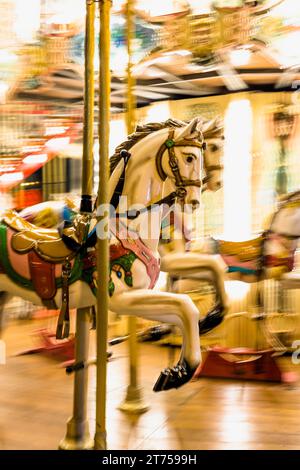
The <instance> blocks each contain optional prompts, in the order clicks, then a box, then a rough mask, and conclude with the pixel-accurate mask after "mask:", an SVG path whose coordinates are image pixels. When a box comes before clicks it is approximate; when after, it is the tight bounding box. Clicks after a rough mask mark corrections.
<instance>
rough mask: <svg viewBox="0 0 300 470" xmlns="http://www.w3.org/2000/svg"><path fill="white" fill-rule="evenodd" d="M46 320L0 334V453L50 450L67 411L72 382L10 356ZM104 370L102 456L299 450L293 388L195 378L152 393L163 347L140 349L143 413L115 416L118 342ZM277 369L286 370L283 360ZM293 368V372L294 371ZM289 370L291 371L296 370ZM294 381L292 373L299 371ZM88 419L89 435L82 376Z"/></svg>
mask: <svg viewBox="0 0 300 470" xmlns="http://www.w3.org/2000/svg"><path fill="white" fill-rule="evenodd" d="M48 324H49V321H48V320H45V319H44V320H39V321H34V322H28V321H27V322H26V321H21V322H20V321H19V322H18V323H14V324H11V325H10V326H9V327H8V329H7V330H6V332H5V336H4V339H5V340H6V344H7V353H8V356H9V357H8V359H7V364H6V365H0V449H56V448H57V445H58V442H59V440H60V439H61V438H62V437H63V436H64V433H65V429H66V426H65V424H66V421H67V419H68V417H69V416H70V413H71V409H72V378H71V377H69V376H66V374H65V372H64V370H63V369H61V368H60V367H59V366H58V363H56V362H55V361H53V360H51V359H48V358H45V357H43V356H42V355H40V354H35V355H30V356H17V357H16V356H14V354H15V353H16V352H18V351H20V350H22V349H26V348H30V347H32V346H33V344H34V340H33V338H32V336H31V333H32V331H33V330H34V329H35V328H39V327H41V326H43V325H46V326H47V325H48ZM113 351H114V354H113V360H111V362H110V363H109V364H108V393H107V433H108V448H109V449H120V450H121V449H147V450H157V449H163V450H165V449H176V450H177V449H184V450H192V449H299V448H300V382H298V383H297V384H296V385H294V386H293V387H291V386H289V387H288V386H286V385H280V384H267V383H253V382H243V381H229V380H228V381H227V380H218V379H201V380H199V381H197V382H194V383H190V384H187V385H185V386H184V387H182V388H181V389H179V390H174V391H173V390H172V391H169V392H161V393H157V394H155V393H154V392H152V386H153V383H154V382H155V380H156V378H157V376H158V374H159V372H160V370H161V369H162V368H164V367H166V366H167V365H168V360H169V357H168V355H169V350H168V349H167V348H163V347H159V346H155V345H150V344H145V343H143V344H141V346H140V354H141V357H140V364H141V367H140V372H141V382H142V384H143V389H144V396H145V400H146V401H147V402H148V403H149V404H150V410H149V411H148V412H147V413H145V414H143V415H140V416H136V417H133V416H128V415H126V414H124V413H122V412H121V411H119V410H118V409H117V406H118V404H120V402H121V400H122V399H123V398H124V393H125V389H126V385H127V365H128V361H127V346H126V343H125V344H122V345H119V346H115V347H114V350H113ZM284 361H285V364H284V365H285V367H286V368H291V363H290V359H289V358H286V359H284ZM294 368H295V366H294ZM296 370H297V369H296ZM299 376H300V370H299ZM89 394H90V399H89V416H90V429H91V433H92V434H93V432H94V411H95V401H94V394H95V370H94V368H92V367H91V369H90V393H89Z"/></svg>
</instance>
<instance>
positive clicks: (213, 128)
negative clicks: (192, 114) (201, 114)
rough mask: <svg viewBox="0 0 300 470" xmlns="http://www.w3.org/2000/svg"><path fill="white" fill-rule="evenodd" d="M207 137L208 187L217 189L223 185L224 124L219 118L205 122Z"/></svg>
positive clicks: (206, 181)
mask: <svg viewBox="0 0 300 470" xmlns="http://www.w3.org/2000/svg"><path fill="white" fill-rule="evenodd" d="M202 132H203V136H204V139H205V144H206V145H205V151H204V170H205V178H204V182H205V184H206V189H208V190H209V191H217V190H218V189H220V188H221V187H222V177H223V165H222V157H223V146H224V145H223V144H224V135H223V124H222V122H221V120H220V119H219V118H215V119H212V120H210V121H207V122H205V123H204V124H203V129H202Z"/></svg>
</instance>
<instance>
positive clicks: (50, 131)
mask: <svg viewBox="0 0 300 470" xmlns="http://www.w3.org/2000/svg"><path fill="white" fill-rule="evenodd" d="M66 129H67V128H66V127H63V126H53V127H47V128H46V131H45V135H46V136H49V135H58V134H64V133H65V132H66Z"/></svg>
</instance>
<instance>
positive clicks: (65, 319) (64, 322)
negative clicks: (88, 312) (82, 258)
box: [56, 258, 71, 339]
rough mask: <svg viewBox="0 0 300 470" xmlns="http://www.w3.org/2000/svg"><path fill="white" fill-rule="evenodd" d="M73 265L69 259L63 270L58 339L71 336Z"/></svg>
mask: <svg viewBox="0 0 300 470" xmlns="http://www.w3.org/2000/svg"><path fill="white" fill-rule="evenodd" d="M70 275H71V263H70V261H69V259H68V258H66V261H65V263H64V265H63V268H62V305H61V309H60V314H59V317H58V321H57V327H56V339H64V338H68V337H69V334H70V310H69V279H70Z"/></svg>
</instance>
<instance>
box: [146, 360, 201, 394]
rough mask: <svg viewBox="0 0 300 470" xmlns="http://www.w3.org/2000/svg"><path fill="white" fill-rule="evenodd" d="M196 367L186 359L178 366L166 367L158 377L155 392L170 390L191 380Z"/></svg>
mask: <svg viewBox="0 0 300 470" xmlns="http://www.w3.org/2000/svg"><path fill="white" fill-rule="evenodd" d="M195 370H196V369H195V368H191V367H190V366H189V364H188V363H187V362H186V361H185V360H184V361H182V362H180V363H178V364H177V366H175V367H172V368H168V369H164V370H163V371H162V372H161V373H160V376H159V377H158V379H157V381H156V383H155V385H154V387H153V391H154V392H161V391H162V390H170V389H171V388H179V387H181V386H182V385H184V384H186V383H187V382H189V381H190V380H191V378H192V377H193V375H194V372H195Z"/></svg>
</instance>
